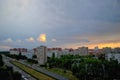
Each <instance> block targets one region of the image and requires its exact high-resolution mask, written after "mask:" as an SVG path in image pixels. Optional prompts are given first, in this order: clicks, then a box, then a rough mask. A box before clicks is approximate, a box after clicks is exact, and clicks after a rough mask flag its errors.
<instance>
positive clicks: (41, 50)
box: [35, 46, 47, 65]
mask: <svg viewBox="0 0 120 80" xmlns="http://www.w3.org/2000/svg"><path fill="white" fill-rule="evenodd" d="M35 54H36V55H37V59H38V64H40V65H44V64H45V63H46V62H47V47H46V46H40V47H37V48H36V50H35Z"/></svg>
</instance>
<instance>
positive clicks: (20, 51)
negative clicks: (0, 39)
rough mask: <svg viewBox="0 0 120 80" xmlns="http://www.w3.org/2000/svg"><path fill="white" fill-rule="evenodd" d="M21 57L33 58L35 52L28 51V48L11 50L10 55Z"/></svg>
mask: <svg viewBox="0 0 120 80" xmlns="http://www.w3.org/2000/svg"><path fill="white" fill-rule="evenodd" d="M19 53H21V55H23V56H26V57H27V58H31V59H32V56H33V55H34V50H27V49H26V48H14V49H10V54H15V55H19Z"/></svg>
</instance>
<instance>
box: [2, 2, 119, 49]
mask: <svg viewBox="0 0 120 80" xmlns="http://www.w3.org/2000/svg"><path fill="white" fill-rule="evenodd" d="M119 35H120V0H0V50H1V51H2V50H9V49H10V48H28V49H32V48H35V47H37V46H40V45H46V46H47V47H61V48H78V47H81V46H87V47H89V48H91V49H92V48H94V47H95V46H98V47H99V48H102V47H112V48H114V47H119V46H120V36H119Z"/></svg>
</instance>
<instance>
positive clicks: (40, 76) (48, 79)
mask: <svg viewBox="0 0 120 80" xmlns="http://www.w3.org/2000/svg"><path fill="white" fill-rule="evenodd" d="M11 63H12V64H14V65H16V66H17V67H19V68H20V69H22V70H23V71H25V72H27V73H28V74H30V75H31V76H33V77H35V78H36V79H38V80H55V79H54V78H52V77H50V76H47V75H45V74H43V73H40V72H38V71H36V70H34V69H32V68H30V67H27V66H25V65H23V64H21V63H19V62H17V61H11Z"/></svg>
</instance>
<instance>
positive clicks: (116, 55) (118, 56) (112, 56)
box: [105, 53, 120, 63]
mask: <svg viewBox="0 0 120 80" xmlns="http://www.w3.org/2000/svg"><path fill="white" fill-rule="evenodd" d="M105 59H106V60H108V61H110V59H113V60H117V61H118V63H120V53H107V54H105Z"/></svg>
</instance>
